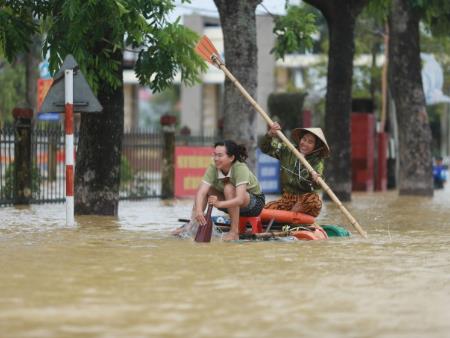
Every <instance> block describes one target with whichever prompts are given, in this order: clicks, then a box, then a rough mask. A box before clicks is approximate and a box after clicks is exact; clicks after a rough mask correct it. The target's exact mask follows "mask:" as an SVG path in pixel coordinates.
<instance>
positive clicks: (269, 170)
mask: <svg viewBox="0 0 450 338" xmlns="http://www.w3.org/2000/svg"><path fill="white" fill-rule="evenodd" d="M256 161H257V163H256V167H257V177H258V180H259V183H260V184H261V189H262V191H263V192H264V193H265V194H279V193H280V190H281V189H280V161H278V160H277V159H276V158H273V157H270V156H268V155H266V154H264V153H263V152H262V151H261V150H260V149H257V150H256Z"/></svg>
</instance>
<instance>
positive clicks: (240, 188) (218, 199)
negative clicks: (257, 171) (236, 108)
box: [191, 140, 265, 240]
mask: <svg viewBox="0 0 450 338" xmlns="http://www.w3.org/2000/svg"><path fill="white" fill-rule="evenodd" d="M247 157H248V155H247V150H246V148H245V147H244V146H243V145H237V144H236V143H235V142H234V141H230V140H227V141H223V142H217V143H216V144H215V145H214V153H213V159H214V163H212V164H210V165H209V167H208V168H207V169H206V172H205V174H204V176H203V179H202V182H201V183H200V187H199V188H198V190H197V193H196V196H195V204H194V207H193V210H192V218H191V219H192V220H195V221H197V222H198V223H199V224H201V225H204V224H206V220H205V216H204V214H203V212H204V210H205V207H206V204H207V203H208V204H211V205H213V206H214V207H216V208H218V209H219V210H222V211H224V212H227V213H228V214H229V215H230V219H231V228H230V232H228V233H227V234H226V235H225V236H224V237H223V240H237V239H239V216H248V217H251V216H258V215H259V214H260V213H261V210H262V209H263V207H264V203H265V197H264V194H263V193H262V191H261V187H260V184H259V182H258V180H257V178H256V176H255V175H254V174H253V173H252V172H251V171H250V169H249V168H248V167H247V165H246V164H245V160H246V159H247ZM191 223H192V221H191Z"/></svg>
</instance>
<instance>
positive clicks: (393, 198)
mask: <svg viewBox="0 0 450 338" xmlns="http://www.w3.org/2000/svg"><path fill="white" fill-rule="evenodd" d="M272 197H273V198H274V197H275V196H272ZM269 198H270V197H269ZM449 201H450V191H449V187H446V189H445V190H440V191H436V192H435V196H434V197H433V198H423V197H422V198H421V197H403V196H402V197H400V196H398V194H397V192H395V191H394V192H386V193H355V194H353V200H352V202H351V203H348V204H346V206H347V208H348V209H349V211H350V212H351V213H352V214H353V216H355V218H356V219H357V220H358V222H359V223H360V224H361V226H362V227H363V228H364V229H365V230H366V231H367V232H368V234H369V238H368V239H367V240H364V239H362V238H361V237H360V236H359V235H358V234H357V233H356V232H355V231H354V230H353V229H352V228H351V226H350V225H349V224H348V222H347V220H346V219H345V218H344V217H343V216H342V214H341V212H340V211H339V209H338V208H337V207H336V206H334V205H333V204H331V203H330V202H328V203H326V204H325V206H324V210H323V211H322V213H321V216H320V217H319V218H318V222H319V223H321V224H340V225H343V226H346V227H347V228H348V229H349V230H350V231H352V232H353V236H352V237H350V238H331V239H329V240H328V241H323V242H302V241H299V242H275V241H269V242H239V243H236V242H235V243H223V242H221V241H220V240H219V239H217V238H215V239H214V240H213V241H212V242H211V243H210V244H204V243H202V244H199V243H195V242H193V241H192V240H191V239H183V240H182V239H177V238H174V237H172V236H171V235H170V233H169V232H170V230H171V229H173V228H175V227H177V226H179V225H180V224H181V223H180V222H179V221H178V219H179V218H187V217H188V216H189V214H190V209H191V202H192V201H191V200H168V201H161V200H149V201H140V202H124V203H121V205H120V209H119V217H117V218H112V217H97V216H82V217H77V218H76V222H77V224H76V225H75V226H74V227H67V226H66V225H65V209H64V206H63V205H38V206H34V205H33V206H31V207H27V208H23V207H20V208H12V207H11V208H3V209H0V217H1V224H0V266H1V267H2V273H1V274H0V285H1V287H0V332H2V333H7V336H8V337H80V336H82V337H156V336H164V337H189V336H193V337H211V336H214V337H275V336H277V337H299V336H302V337H317V336H321V337H423V336H426V337H446V336H448V334H449V333H450V323H449V321H448V313H449V312H450V284H449V283H448V281H449V279H450V265H449V264H448V262H449V260H450V253H449V252H450V251H449V250H448V248H449V246H450V235H449V234H448V233H449V227H450V221H449V220H450V204H449Z"/></svg>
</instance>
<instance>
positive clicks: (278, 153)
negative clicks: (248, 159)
mask: <svg viewBox="0 0 450 338" xmlns="http://www.w3.org/2000/svg"><path fill="white" fill-rule="evenodd" d="M259 147H260V149H261V151H262V152H263V153H265V154H267V155H269V156H272V157H274V158H276V159H278V160H280V171H281V173H280V181H281V189H282V190H283V192H287V193H290V194H296V195H303V194H305V193H309V192H317V191H318V190H319V189H320V185H319V184H318V183H315V182H313V181H312V178H311V175H310V174H309V172H308V170H307V169H306V167H304V166H303V165H301V163H300V161H299V159H298V158H297V156H295V155H294V153H293V152H292V151H291V150H290V149H289V148H288V147H287V146H286V145H285V144H283V143H282V142H281V141H280V140H278V139H277V138H275V137H274V138H272V137H270V136H268V135H265V136H264V137H263V138H262V139H261V141H260V143H259ZM305 159H306V160H307V161H308V162H309V164H310V165H311V166H312V167H313V169H314V170H315V171H316V172H317V173H318V174H320V175H322V174H323V170H324V163H323V162H324V160H323V158H322V157H321V156H320V155H319V154H317V153H315V154H309V155H306V156H305Z"/></svg>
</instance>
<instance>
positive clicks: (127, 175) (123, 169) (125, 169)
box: [120, 155, 133, 184]
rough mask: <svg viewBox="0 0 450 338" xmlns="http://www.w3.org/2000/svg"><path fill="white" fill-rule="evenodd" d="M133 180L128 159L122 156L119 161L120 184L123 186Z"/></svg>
mask: <svg viewBox="0 0 450 338" xmlns="http://www.w3.org/2000/svg"><path fill="white" fill-rule="evenodd" d="M132 179H133V169H132V168H131V165H130V162H129V161H128V159H127V158H126V157H125V156H123V155H122V157H121V159H120V184H125V183H128V182H130V181H131V180H132Z"/></svg>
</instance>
